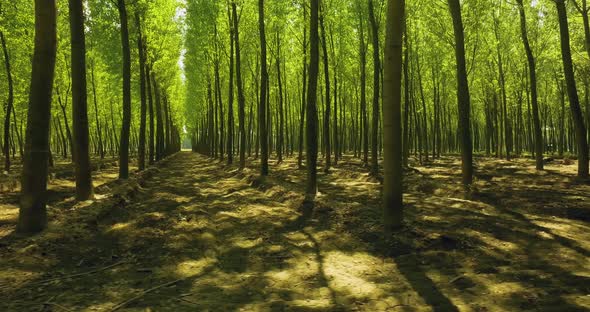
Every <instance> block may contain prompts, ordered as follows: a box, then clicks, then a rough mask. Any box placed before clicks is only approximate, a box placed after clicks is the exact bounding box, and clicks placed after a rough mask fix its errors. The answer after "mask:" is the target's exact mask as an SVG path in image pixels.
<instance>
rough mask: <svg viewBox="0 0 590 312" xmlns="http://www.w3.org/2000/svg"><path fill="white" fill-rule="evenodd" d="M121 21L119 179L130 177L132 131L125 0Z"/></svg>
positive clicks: (122, 1)
mask: <svg viewBox="0 0 590 312" xmlns="http://www.w3.org/2000/svg"><path fill="white" fill-rule="evenodd" d="M118 7H119V19H120V22H121V47H122V51H123V125H122V127H121V144H120V147H119V179H127V178H128V177H129V134H130V131H131V50H130V48H129V28H128V26H127V8H126V6H125V0H118Z"/></svg>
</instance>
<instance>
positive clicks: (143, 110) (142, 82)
mask: <svg viewBox="0 0 590 312" xmlns="http://www.w3.org/2000/svg"><path fill="white" fill-rule="evenodd" d="M135 23H136V25H137V51H138V52H139V96H140V100H141V104H140V105H141V106H140V116H139V148H138V151H137V157H138V158H139V159H138V165H137V166H138V167H139V170H143V169H145V128H146V114H147V97H146V75H145V69H146V62H145V59H146V57H145V49H144V46H143V45H144V42H143V34H142V30H141V18H140V16H139V10H136V11H135Z"/></svg>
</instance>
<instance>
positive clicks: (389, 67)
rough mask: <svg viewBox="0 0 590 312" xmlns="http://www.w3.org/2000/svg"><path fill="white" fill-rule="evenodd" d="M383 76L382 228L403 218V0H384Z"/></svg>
mask: <svg viewBox="0 0 590 312" xmlns="http://www.w3.org/2000/svg"><path fill="white" fill-rule="evenodd" d="M387 3H388V6H387V26H386V33H385V36H386V39H385V60H384V78H383V80H384V81H383V84H384V86H383V133H384V136H383V172H384V175H383V222H384V224H385V229H386V231H390V230H393V229H396V228H399V227H401V225H402V221H403V200H402V197H403V183H402V179H403V161H402V150H403V148H402V143H403V141H402V114H401V101H402V54H403V45H402V36H403V27H404V6H405V3H404V0H388V2H387Z"/></svg>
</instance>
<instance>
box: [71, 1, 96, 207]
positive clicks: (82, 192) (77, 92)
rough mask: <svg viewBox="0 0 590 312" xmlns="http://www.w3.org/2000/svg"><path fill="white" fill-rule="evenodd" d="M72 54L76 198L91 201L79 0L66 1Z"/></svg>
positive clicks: (81, 3) (83, 54)
mask: <svg viewBox="0 0 590 312" xmlns="http://www.w3.org/2000/svg"><path fill="white" fill-rule="evenodd" d="M69 8H70V34H71V42H72V45H71V52H72V64H71V67H72V119H73V126H74V149H73V150H74V151H75V152H74V154H75V155H76V164H75V169H76V170H75V171H76V199H77V200H80V201H82V200H88V199H90V198H92V196H93V194H92V193H93V191H92V169H91V166H90V153H89V142H88V140H89V139H88V132H89V131H88V96H87V91H86V42H85V40H86V39H85V34H84V5H83V2H82V0H69Z"/></svg>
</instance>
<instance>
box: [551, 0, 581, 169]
mask: <svg viewBox="0 0 590 312" xmlns="http://www.w3.org/2000/svg"><path fill="white" fill-rule="evenodd" d="M555 5H556V6H557V15H558V20H559V33H560V37H561V57H562V61H563V72H564V74H565V82H566V85H567V94H568V97H569V101H570V108H571V111H572V118H573V123H574V128H575V132H576V140H577V152H578V177H580V178H587V177H588V141H587V140H586V127H585V126H584V117H583V115H582V110H581V108H580V100H579V98H578V90H577V88H576V80H575V78H574V67H573V64H572V54H571V50H570V38H569V26H568V20H567V11H566V8H565V0H555Z"/></svg>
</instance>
